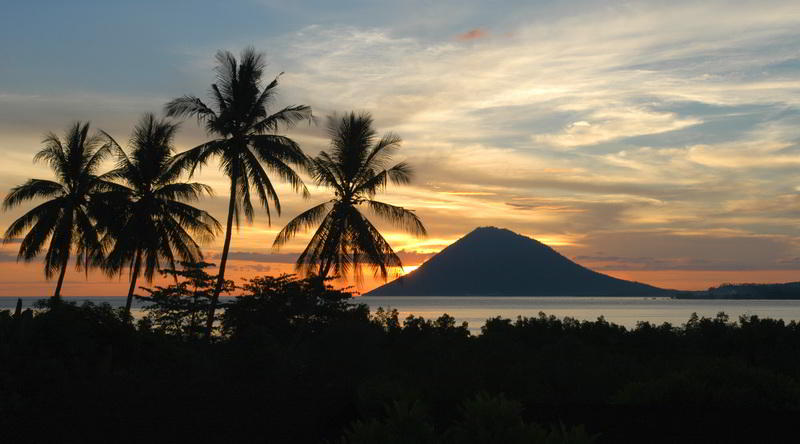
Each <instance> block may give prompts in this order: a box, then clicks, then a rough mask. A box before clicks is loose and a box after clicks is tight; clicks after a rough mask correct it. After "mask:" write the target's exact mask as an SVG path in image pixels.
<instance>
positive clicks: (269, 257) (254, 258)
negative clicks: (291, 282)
mask: <svg viewBox="0 0 800 444" xmlns="http://www.w3.org/2000/svg"><path fill="white" fill-rule="evenodd" d="M299 255H300V253H256V252H251V251H230V252H228V259H231V260H237V261H249V262H268V263H277V264H293V263H295V262H296V261H297V257H298V256H299ZM211 258H212V259H217V260H218V259H220V258H221V254H220V253H215V254H213V255H212V256H211Z"/></svg>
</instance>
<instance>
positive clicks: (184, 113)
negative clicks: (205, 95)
mask: <svg viewBox="0 0 800 444" xmlns="http://www.w3.org/2000/svg"><path fill="white" fill-rule="evenodd" d="M164 112H165V113H166V115H167V117H195V118H197V120H198V122H207V121H208V120H213V119H215V118H216V117H217V114H216V113H215V112H214V110H212V109H211V108H209V107H208V106H207V105H206V104H205V103H203V101H202V100H200V99H199V98H197V97H195V96H189V95H186V96H182V97H178V98H176V99H172V100H170V101H169V102H167V104H166V105H164Z"/></svg>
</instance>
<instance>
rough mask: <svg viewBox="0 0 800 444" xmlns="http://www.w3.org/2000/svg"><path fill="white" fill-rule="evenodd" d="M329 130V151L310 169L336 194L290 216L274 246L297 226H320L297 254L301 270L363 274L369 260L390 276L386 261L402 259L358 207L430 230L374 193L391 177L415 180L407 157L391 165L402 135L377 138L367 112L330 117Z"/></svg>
mask: <svg viewBox="0 0 800 444" xmlns="http://www.w3.org/2000/svg"><path fill="white" fill-rule="evenodd" d="M328 133H329V134H330V137H331V153H330V154H329V153H327V152H325V151H323V152H321V153H320V154H319V155H318V156H317V157H316V158H314V159H313V160H312V164H311V168H310V169H311V173H312V176H313V177H314V181H315V182H316V183H317V185H319V186H323V187H327V188H330V189H331V190H333V191H334V195H335V197H334V198H333V199H331V200H329V201H327V202H323V203H321V204H319V205H317V206H315V207H313V208H311V209H309V210H307V211H305V212H304V213H302V214H300V215H299V216H297V217H295V218H294V219H292V220H291V221H290V222H289V223H288V224H287V225H286V227H284V228H283V230H281V232H280V233H278V236H277V238H276V239H275V242H274V244H273V247H274V248H275V249H279V248H280V247H281V246H282V245H284V244H285V243H286V242H288V241H289V240H290V239H292V238H293V237H294V236H295V235H296V234H297V233H298V232H299V231H301V230H304V231H305V230H308V229H311V228H314V227H317V230H316V232H315V233H314V236H313V237H312V238H311V241H310V242H309V243H308V246H307V247H306V249H305V250H304V251H303V252H302V253H301V254H300V257H299V258H298V259H297V264H296V266H297V269H298V270H300V271H302V272H303V273H305V274H317V275H319V276H320V277H321V278H323V279H324V278H325V277H327V276H328V273H330V272H331V271H333V272H334V274H335V275H338V276H343V277H346V275H347V274H348V272H349V271H350V270H351V269H352V271H353V273H354V275H355V277H356V279H360V277H361V274H360V273H361V266H362V265H366V266H369V267H371V268H372V269H373V270H374V272H375V274H376V275H378V274H380V276H381V277H382V278H383V279H384V280H386V278H387V275H388V272H387V267H391V266H396V267H402V263H401V262H400V258H399V257H398V256H397V254H395V252H394V250H392V247H391V246H390V245H389V243H388V242H387V241H386V239H384V238H383V236H381V234H380V232H379V231H378V229H377V228H376V227H375V226H374V225H373V224H372V223H371V222H370V221H369V219H367V218H366V217H364V215H363V214H362V213H361V211H360V208H361V207H367V208H369V209H370V210H371V211H372V213H374V214H375V215H376V216H379V217H381V218H383V219H385V220H387V221H389V222H391V223H393V224H394V225H395V226H397V227H399V228H401V229H403V230H405V231H407V232H410V233H411V234H414V235H416V236H425V235H426V232H425V227H424V226H423V225H422V222H421V221H420V220H419V218H418V217H417V216H416V215H415V214H414V213H413V212H412V211H410V210H407V209H405V208H402V207H398V206H394V205H390V204H387V203H384V202H379V201H377V200H375V199H374V197H375V195H376V194H377V193H378V192H379V191H382V190H384V189H385V188H386V186H387V185H388V184H389V182H391V183H394V184H397V185H401V184H408V183H409V182H410V181H411V177H412V170H411V168H410V166H409V165H408V164H407V163H405V162H400V163H398V164H396V165H394V166H392V167H388V166H389V163H390V161H391V157H392V154H393V153H394V152H395V151H396V150H397V149H398V148H399V146H400V138H399V137H397V136H396V135H394V134H391V133H388V134H386V135H384V136H383V137H381V138H380V139H379V138H377V136H376V133H375V130H374V129H373V128H372V117H371V116H370V115H369V114H368V113H362V114H358V115H356V114H355V113H352V112H351V113H349V114H346V115H345V116H343V117H341V118H338V117H336V116H332V117H329V118H328Z"/></svg>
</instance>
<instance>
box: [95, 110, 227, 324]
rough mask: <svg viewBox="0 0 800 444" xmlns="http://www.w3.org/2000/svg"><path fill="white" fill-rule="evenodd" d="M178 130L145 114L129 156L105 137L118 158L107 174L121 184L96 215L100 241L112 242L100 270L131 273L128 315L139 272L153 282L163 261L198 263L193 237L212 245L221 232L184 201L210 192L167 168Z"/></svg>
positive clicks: (104, 198)
mask: <svg viewBox="0 0 800 444" xmlns="http://www.w3.org/2000/svg"><path fill="white" fill-rule="evenodd" d="M177 129H178V125H177V124H175V123H171V122H168V121H166V120H158V119H156V117H155V116H154V115H153V114H145V115H144V116H143V117H142V119H141V120H140V121H139V123H138V124H137V125H136V127H135V128H134V130H133V135H132V136H131V139H130V155H128V154H127V153H126V152H125V150H123V149H122V147H120V145H119V144H118V143H117V142H116V141H115V140H114V139H113V138H112V137H111V136H110V135H108V134H105V136H106V137H107V138H108V140H109V142H110V146H111V147H112V149H113V150H114V151H115V152H116V156H117V167H116V169H114V170H113V171H111V172H109V173H107V176H108V177H110V178H113V179H116V180H118V181H122V182H123V183H124V185H120V187H119V188H118V189H116V190H113V191H108V192H106V193H103V194H101V195H100V197H101V198H100V199H98V200H100V201H101V202H102V205H105V211H102V212H100V211H98V213H102V216H99V217H98V220H100V225H101V226H102V227H103V228H104V229H105V231H106V235H105V237H104V243H108V244H109V245H110V244H112V243H113V247H112V248H111V249H110V251H109V253H108V256H107V257H106V261H105V264H104V265H103V269H104V270H105V271H106V273H107V274H109V275H114V274H117V273H120V272H122V270H123V269H125V268H126V267H127V268H128V269H129V272H130V288H129V290H128V299H127V301H126V303H125V310H126V311H128V312H130V309H131V303H132V301H133V292H134V290H135V289H136V280H137V279H138V278H139V275H140V274H141V273H142V271H144V277H145V279H147V281H148V282H152V280H153V275H154V274H155V272H156V270H161V268H162V267H161V265H162V263H166V265H167V268H170V269H174V268H175V257H176V256H177V257H178V258H179V259H180V261H184V262H196V261H197V260H199V259H202V257H203V254H202V252H201V250H200V246H199V245H198V244H197V242H196V241H195V239H198V240H200V241H201V242H202V241H210V240H212V239H213V238H214V235H215V233H216V232H218V231H220V229H221V227H220V224H219V222H217V220H216V219H214V218H213V217H212V216H211V215H210V214H208V213H207V212H205V211H202V210H199V209H197V208H195V207H193V206H191V205H189V204H188V203H187V202H191V201H196V200H198V199H199V198H200V197H201V196H203V195H204V194H211V188H210V187H209V186H207V185H203V184H200V183H195V182H191V183H190V182H181V181H179V176H180V174H181V170H180V169H178V168H175V167H172V165H171V162H172V157H173V156H172V152H173V146H172V140H173V138H174V136H175V132H176V131H177ZM142 268H144V270H142Z"/></svg>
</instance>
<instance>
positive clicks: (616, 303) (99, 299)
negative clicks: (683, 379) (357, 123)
mask: <svg viewBox="0 0 800 444" xmlns="http://www.w3.org/2000/svg"><path fill="white" fill-rule="evenodd" d="M234 297H235V296H223V297H221V298H220V300H221V301H223V302H224V301H229V300H231V299H233V298H234ZM20 298H21V299H22V306H23V308H33V306H34V304H35V303H36V301H38V300H41V299H47V298H43V297H36V296H24V297H20ZM17 299H18V298H17V297H12V296H0V310H13V309H14V307H15V306H16V303H17ZM64 299H66V300H67V301H73V302H77V303H82V302H83V301H89V302H93V303H95V304H102V303H108V304H109V305H111V306H113V307H122V306H124V305H125V297H123V296H95V297H81V296H65V297H64ZM352 302H353V303H363V304H367V305H368V306H369V308H370V311H371V312H373V313H374V312H375V310H377V309H378V308H379V307H382V308H383V309H385V310H391V309H397V311H398V312H399V315H400V318H401V319H405V318H406V317H407V316H409V315H414V316H422V317H424V318H425V319H436V318H438V317H439V316H441V315H443V314H445V313H446V314H448V315H450V316H452V317H454V318H455V319H456V322H458V323H461V322H467V323H468V324H469V329H470V331H471V332H472V333H473V334H476V333H479V332H480V328H481V326H483V325H484V323H485V322H486V320H487V319H490V318H493V317H497V316H499V317H501V318H508V319H512V320H513V319H516V318H517V317H518V316H524V317H534V316H538V315H539V313H540V312H543V313H545V314H547V315H553V316H556V317H558V318H563V317H571V318H575V319H577V320H580V321H594V320H596V319H597V318H598V317H601V316H602V317H603V318H605V319H606V320H607V321H608V322H612V323H615V324H618V325H622V326H624V327H626V328H633V327H635V326H636V324H637V323H638V322H641V321H646V322H650V323H652V324H659V325H660V324H662V323H664V322H669V323H671V324H673V325H675V326H679V325H681V324H683V323H685V322H686V321H687V320H688V319H689V317H690V316H691V315H692V313H697V315H698V316H705V317H714V316H716V315H717V313H719V312H724V313H725V314H727V315H728V316H729V317H730V319H731V320H736V319H738V318H739V317H740V316H753V315H755V316H758V317H760V318H773V319H782V320H783V321H785V322H787V323H788V322H791V321H800V300H752V299H751V300H748V299H744V300H687V299H672V298H668V297H630V296H625V297H613V296H604V297H592V296H513V297H505V296H503V297H500V296H492V297H486V296H356V297H354V298H353V299H352ZM143 305H144V302H143V301H138V300H134V302H133V312H134V313H133V314H134V317H140V316H143V315H144V312H143V310H142V306H143Z"/></svg>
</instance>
